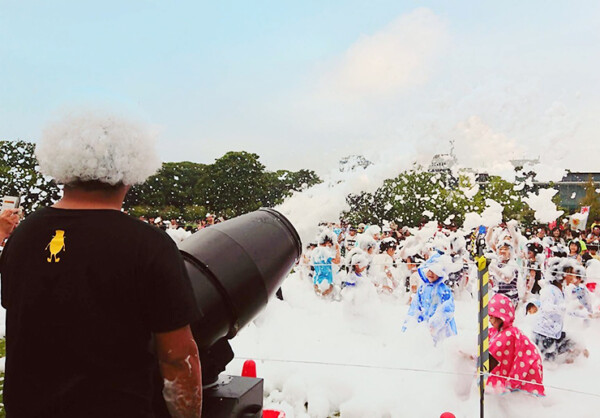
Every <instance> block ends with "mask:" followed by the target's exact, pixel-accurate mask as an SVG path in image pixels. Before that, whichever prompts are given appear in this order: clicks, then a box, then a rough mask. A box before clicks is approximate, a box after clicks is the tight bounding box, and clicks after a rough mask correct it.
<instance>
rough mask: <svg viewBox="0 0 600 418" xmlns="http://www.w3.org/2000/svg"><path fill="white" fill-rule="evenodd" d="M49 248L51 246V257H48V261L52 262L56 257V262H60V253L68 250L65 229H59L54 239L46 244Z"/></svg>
mask: <svg viewBox="0 0 600 418" xmlns="http://www.w3.org/2000/svg"><path fill="white" fill-rule="evenodd" d="M48 248H50V257H48V258H47V260H48V262H49V263H51V262H52V259H54V262H55V263H58V262H59V261H60V258H58V257H57V255H58V253H60V252H61V251H63V250H66V247H65V231H62V230H60V229H57V230H56V232H55V233H54V236H53V237H52V241H50V243H49V244H48V245H47V246H46V249H48Z"/></svg>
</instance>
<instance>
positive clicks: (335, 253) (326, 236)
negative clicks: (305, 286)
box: [310, 229, 341, 296]
mask: <svg viewBox="0 0 600 418" xmlns="http://www.w3.org/2000/svg"><path fill="white" fill-rule="evenodd" d="M318 244H319V246H318V247H317V248H315V249H314V250H313V252H312V254H311V256H310V263H311V265H312V266H313V267H314V269H315V271H314V275H313V284H314V287H315V293H317V294H321V295H323V296H327V295H329V294H330V293H331V292H333V266H332V265H333V264H339V263H340V259H341V257H340V246H339V244H338V243H337V236H336V235H335V234H334V233H333V231H330V230H327V229H326V230H324V231H323V232H322V233H321V235H319V239H318ZM323 282H327V285H328V287H327V289H325V290H323V289H322V287H323V285H324V283H323Z"/></svg>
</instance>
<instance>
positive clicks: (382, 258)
mask: <svg viewBox="0 0 600 418" xmlns="http://www.w3.org/2000/svg"><path fill="white" fill-rule="evenodd" d="M396 247H397V243H396V240H395V239H394V238H386V239H384V240H383V241H381V243H380V244H379V251H380V253H379V254H377V255H375V256H374V257H373V260H372V263H371V269H370V270H369V275H370V276H371V277H372V278H373V284H374V285H375V287H377V288H378V290H379V292H381V293H385V294H391V293H393V292H394V289H396V288H397V287H398V285H399V284H400V283H399V281H398V278H397V277H396V276H397V275H398V272H397V271H396V267H395V263H396V261H395V259H394V257H395V252H396Z"/></svg>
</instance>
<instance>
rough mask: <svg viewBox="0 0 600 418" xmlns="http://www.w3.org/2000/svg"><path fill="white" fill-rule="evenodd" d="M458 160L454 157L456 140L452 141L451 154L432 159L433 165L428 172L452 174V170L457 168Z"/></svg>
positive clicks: (439, 155) (436, 156)
mask: <svg viewBox="0 0 600 418" xmlns="http://www.w3.org/2000/svg"><path fill="white" fill-rule="evenodd" d="M456 164H457V160H456V156H455V155H454V140H451V141H450V153H449V154H435V155H434V156H433V158H432V159H431V164H429V168H428V169H427V171H429V172H430V173H452V169H453V168H454V166H456Z"/></svg>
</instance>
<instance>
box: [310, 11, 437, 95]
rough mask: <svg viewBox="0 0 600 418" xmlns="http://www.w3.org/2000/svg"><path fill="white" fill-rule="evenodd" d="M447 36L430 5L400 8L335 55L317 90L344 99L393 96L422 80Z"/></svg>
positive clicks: (427, 74)
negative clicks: (384, 23)
mask: <svg viewBox="0 0 600 418" xmlns="http://www.w3.org/2000/svg"><path fill="white" fill-rule="evenodd" d="M447 40H448V35H447V30H446V24H445V22H444V21H443V20H442V19H441V18H440V17H438V16H437V15H435V14H434V13H433V12H432V11H431V10H429V9H425V8H419V9H416V10H414V11H413V12H410V13H407V14H403V15H401V16H399V17H398V18H396V19H395V20H394V21H392V22H391V23H390V24H388V25H387V26H386V27H385V28H383V29H381V30H379V31H378V32H375V33H373V34H372V35H364V36H362V37H360V39H358V40H357V41H356V42H355V43H354V44H353V45H351V46H350V47H349V48H348V50H346V52H345V53H344V54H343V56H341V57H338V59H337V60H334V63H333V65H332V67H333V68H331V69H330V70H329V71H327V73H326V75H325V76H324V77H323V79H322V80H321V85H320V87H319V90H320V92H321V93H322V94H324V95H325V96H331V97H332V98H334V99H342V100H348V101H356V100H362V99H371V98H373V99H378V98H387V97H393V96H394V95H395V94H397V93H399V92H401V91H402V90H404V89H407V88H409V87H412V86H416V85H421V84H423V83H425V82H426V81H427V79H428V77H429V75H430V74H431V72H432V66H433V64H434V61H435V58H436V57H437V56H438V55H439V53H440V51H441V50H442V49H443V47H444V45H445V44H446V42H447Z"/></svg>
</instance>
